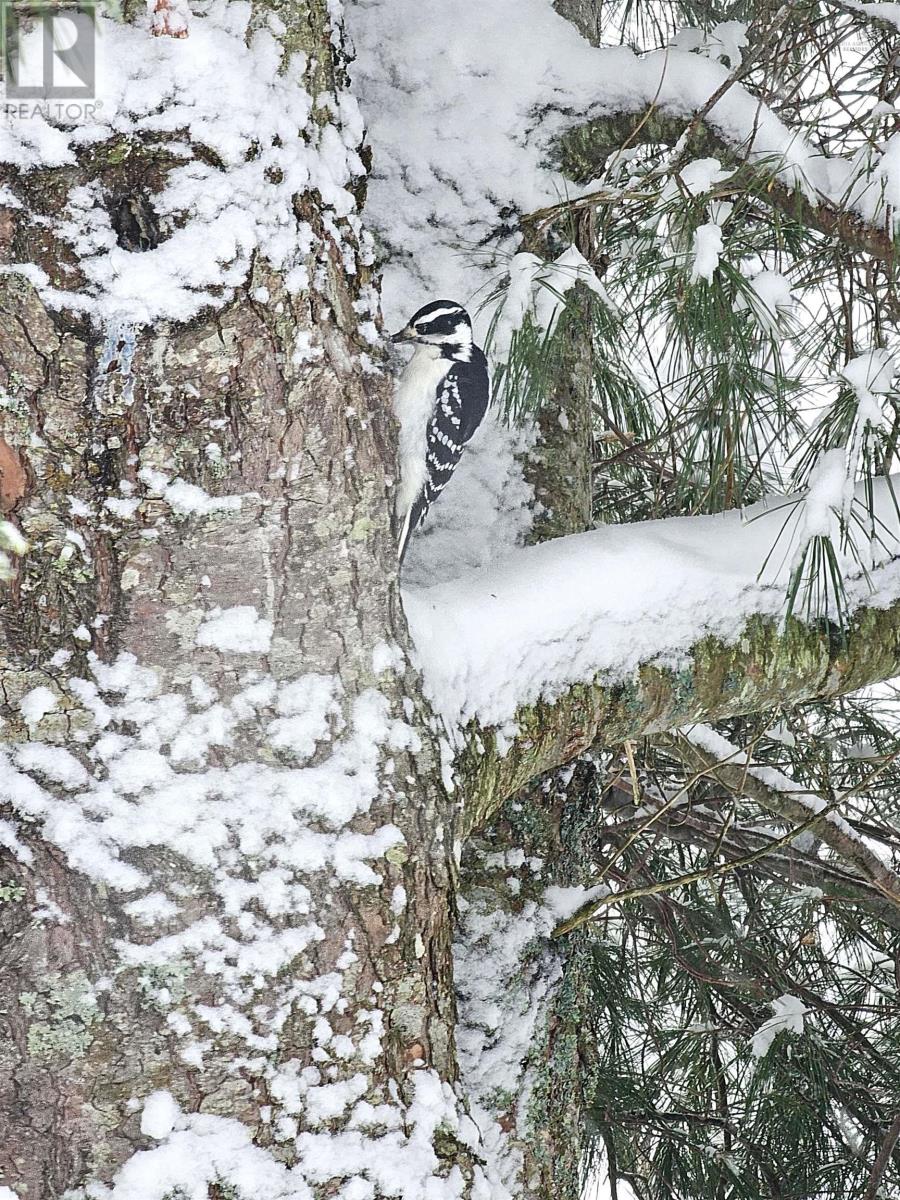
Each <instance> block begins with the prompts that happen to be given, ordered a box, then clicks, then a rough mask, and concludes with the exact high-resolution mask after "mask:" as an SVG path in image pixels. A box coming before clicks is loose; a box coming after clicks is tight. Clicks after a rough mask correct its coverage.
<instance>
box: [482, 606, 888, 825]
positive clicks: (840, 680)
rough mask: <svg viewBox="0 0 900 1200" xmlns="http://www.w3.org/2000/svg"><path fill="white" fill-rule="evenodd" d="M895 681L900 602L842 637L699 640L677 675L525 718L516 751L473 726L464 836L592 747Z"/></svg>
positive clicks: (810, 630)
mask: <svg viewBox="0 0 900 1200" xmlns="http://www.w3.org/2000/svg"><path fill="white" fill-rule="evenodd" d="M898 674H900V602H898V603H895V604H893V605H892V606H891V607H889V608H867V609H861V610H859V611H858V612H857V613H856V615H855V616H854V618H853V619H852V621H850V622H849V624H848V626H847V629H846V631H845V633H844V634H843V636H840V635H838V634H837V631H836V630H835V628H834V627H833V626H831V625H824V624H819V625H807V624H805V623H804V622H802V621H799V620H797V619H796V618H793V617H791V618H788V620H787V621H786V622H785V624H784V626H783V627H782V626H780V625H779V622H778V621H777V620H775V619H773V618H770V617H762V616H758V617H753V618H751V619H750V621H748V622H747V624H746V626H745V627H744V630H743V632H742V633H741V635H740V636H739V637H738V638H737V639H736V640H735V641H734V642H723V641H721V640H720V639H718V638H715V637H706V638H703V639H702V640H701V641H699V642H698V643H697V644H696V645H695V646H694V648H693V650H692V651H691V652H690V655H689V657H688V659H687V660H686V661H685V663H684V665H682V666H681V667H679V668H678V669H675V668H671V667H664V666H657V665H652V664H647V665H645V666H642V667H641V668H640V669H639V670H638V671H637V673H636V674H635V675H633V676H632V677H631V678H630V679H627V680H625V681H623V682H620V683H614V684H613V683H605V682H602V681H597V682H595V683H579V684H575V685H574V686H573V687H571V688H570V689H569V690H568V691H567V692H566V693H565V694H564V695H563V696H561V697H560V698H559V699H557V700H556V701H555V702H553V703H551V702H549V701H540V702H538V703H537V704H535V705H533V706H530V707H528V708H523V709H520V710H519V712H518V713H517V715H516V723H517V725H518V734H517V736H516V737H515V739H514V740H513V742H512V743H511V744H509V743H508V742H505V741H504V742H502V743H501V742H500V741H499V739H498V736H497V734H496V732H495V731H494V730H491V729H487V730H483V729H478V728H476V727H474V726H472V727H471V728H470V736H469V739H468V744H467V745H466V747H465V749H464V750H463V752H462V754H461V756H460V761H459V770H460V774H461V777H462V778H463V779H464V780H465V781H466V794H467V797H468V804H467V809H466V813H465V817H464V822H463V824H464V831H465V832H468V830H471V829H472V828H476V827H479V826H481V825H483V824H484V822H485V821H487V820H488V819H489V818H490V817H491V815H492V814H493V813H494V812H496V810H497V808H498V807H499V805H500V804H501V803H502V802H503V800H504V799H505V798H506V797H508V796H511V795H512V794H513V793H514V792H516V791H518V790H519V788H522V787H524V786H525V784H527V783H528V781H529V780H530V779H533V778H534V777H535V776H536V775H540V774H541V773H542V772H544V771H549V770H552V769H553V768H555V767H559V766H562V765H563V764H565V763H567V762H571V761H572V760H573V759H574V758H576V757H577V756H578V755H579V754H582V753H583V752H584V751H585V750H587V749H588V748H589V747H590V746H592V745H594V743H596V742H599V743H601V744H603V745H615V744H617V743H619V742H622V741H625V740H626V739H627V738H638V737H644V736H647V735H651V734H657V733H663V732H665V731H667V730H670V729H675V728H677V727H678V726H680V725H687V724H690V723H692V722H697V721H718V720H722V719H724V718H727V717H736V716H742V715H746V714H748V713H753V712H761V711H765V710H766V709H771V708H778V707H788V708H791V707H795V706H796V705H798V704H802V703H804V702H805V701H809V700H819V699H826V698H829V697H832V696H839V695H843V694H844V693H846V692H852V691H856V690H857V689H859V688H862V687H866V686H868V685H871V684H874V683H879V682H881V681H883V680H885V679H890V678H892V677H893V676H895V675H898Z"/></svg>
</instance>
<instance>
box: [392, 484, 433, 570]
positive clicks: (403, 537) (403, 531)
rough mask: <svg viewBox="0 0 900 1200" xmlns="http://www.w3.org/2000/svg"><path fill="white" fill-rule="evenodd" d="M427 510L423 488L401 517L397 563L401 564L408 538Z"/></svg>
mask: <svg viewBox="0 0 900 1200" xmlns="http://www.w3.org/2000/svg"><path fill="white" fill-rule="evenodd" d="M427 512H428V501H427V500H426V499H425V492H424V490H423V491H421V492H420V493H419V497H418V499H417V500H416V502H415V503H414V504H411V505H410V506H409V509H408V511H407V513H406V516H405V517H404V519H403V524H402V526H401V527H400V537H399V538H398V540H397V565H398V567H402V566H403V559H404V558H405V557H406V548H407V546H408V545H409V539H410V537H411V536H412V532H413V530H414V529H418V528H419V526H420V525H421V524H422V522H423V521H424V520H425V514H426V513H427Z"/></svg>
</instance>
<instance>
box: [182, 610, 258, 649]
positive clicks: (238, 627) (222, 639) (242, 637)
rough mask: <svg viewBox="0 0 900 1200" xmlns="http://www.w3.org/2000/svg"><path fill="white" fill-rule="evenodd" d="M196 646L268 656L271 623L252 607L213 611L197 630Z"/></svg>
mask: <svg viewBox="0 0 900 1200" xmlns="http://www.w3.org/2000/svg"><path fill="white" fill-rule="evenodd" d="M195 644H196V645H197V646H210V647H212V648H213V649H215V650H222V651H237V652H238V653H239V654H266V653H268V651H269V649H270V648H271V645H272V622H271V621H268V620H266V619H265V618H264V617H261V616H260V615H259V613H258V612H257V611H256V609H255V608H254V607H253V605H252V604H236V605H235V606H234V607H233V608H214V609H213V610H212V611H211V612H210V613H209V614H208V615H207V616H206V617H205V618H204V620H203V623H202V624H201V626H200V628H199V629H198V630H197V635H196V638H195Z"/></svg>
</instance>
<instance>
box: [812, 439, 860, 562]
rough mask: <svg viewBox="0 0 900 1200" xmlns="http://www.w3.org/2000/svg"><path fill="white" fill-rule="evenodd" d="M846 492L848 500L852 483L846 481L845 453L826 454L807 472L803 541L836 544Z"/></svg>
mask: <svg viewBox="0 0 900 1200" xmlns="http://www.w3.org/2000/svg"><path fill="white" fill-rule="evenodd" d="M848 490H849V493H850V495H851V497H852V495H853V482H852V479H850V478H849V477H848V471H847V453H846V451H845V450H842V449H836V450H826V451H825V452H824V454H821V455H820V456H819V459H818V461H817V463H816V465H815V467H813V469H812V471H811V472H810V476H809V487H808V490H807V493H806V499H805V501H804V505H803V525H804V537H803V541H808V540H809V539H810V538H813V537H827V538H832V539H834V540H835V541H836V540H837V538H838V537H839V534H840V514H841V513H842V512H843V511H844V507H845V501H846V498H847V492H848Z"/></svg>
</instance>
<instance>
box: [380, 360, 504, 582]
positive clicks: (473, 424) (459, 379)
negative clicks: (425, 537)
mask: <svg viewBox="0 0 900 1200" xmlns="http://www.w3.org/2000/svg"><path fill="white" fill-rule="evenodd" d="M489 399H490V381H489V379H488V369H487V360H486V358H485V357H484V354H482V352H481V351H480V350H479V349H478V347H477V346H473V347H472V351H471V358H470V360H469V361H468V362H463V361H461V360H454V362H453V364H452V365H451V367H450V369H449V371H448V372H447V374H446V375H445V376H444V379H443V382H442V383H441V386H440V388H439V390H438V394H437V398H436V402H435V406H434V411H433V412H432V414H431V419H430V420H429V422H428V428H427V430H426V435H425V439H426V453H425V483H424V485H423V486H422V490H421V491H420V492H419V495H418V496H417V498H416V500H415V501H414V502H413V504H412V505H411V507H410V510H409V512H408V513H407V515H406V520H405V521H404V522H403V529H402V530H401V533H400V545H399V551H398V553H399V557H400V561H401V562H402V561H403V555H404V554H405V553H406V547H407V544H408V542H409V538H410V536H411V534H412V532H413V530H415V529H418V528H419V526H420V525H421V524H422V522H423V521H424V520H425V517H426V515H427V513H428V509H429V508H430V507H431V505H432V504H433V503H434V501H435V500H436V499H437V498H438V496H439V495H440V494H441V492H442V491H443V490H444V488H445V487H446V486H447V484H448V483H449V482H450V477H451V476H452V475H453V472H454V471H455V470H456V464H457V463H458V462H459V460H460V457H461V456H462V452H463V449H464V448H465V445H466V443H467V442H468V441H469V439H470V438H471V437H472V434H473V433H474V432H475V430H476V429H477V428H478V426H479V425H480V424H481V422H482V420H483V418H484V414H485V412H486V411H487V406H488V401H489Z"/></svg>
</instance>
